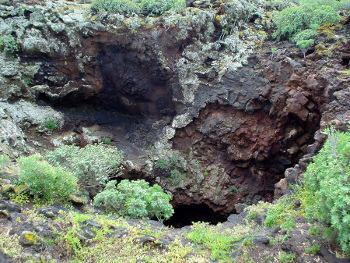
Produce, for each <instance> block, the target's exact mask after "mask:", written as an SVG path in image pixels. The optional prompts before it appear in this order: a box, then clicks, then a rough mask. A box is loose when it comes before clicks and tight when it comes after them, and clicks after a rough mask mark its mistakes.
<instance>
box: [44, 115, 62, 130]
mask: <svg viewBox="0 0 350 263" xmlns="http://www.w3.org/2000/svg"><path fill="white" fill-rule="evenodd" d="M40 129H41V130H44V131H48V132H54V131H57V130H59V129H60V122H59V120H58V119H56V118H52V117H49V118H46V119H45V120H44V121H43V123H41V125H40Z"/></svg>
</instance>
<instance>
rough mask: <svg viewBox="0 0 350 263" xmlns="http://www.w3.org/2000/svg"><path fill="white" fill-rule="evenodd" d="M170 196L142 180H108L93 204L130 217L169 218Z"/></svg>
mask: <svg viewBox="0 0 350 263" xmlns="http://www.w3.org/2000/svg"><path fill="white" fill-rule="evenodd" d="M170 200H171V196H170V195H168V194H166V193H164V192H163V190H162V188H161V187H160V186H159V185H157V184H155V185H153V186H150V185H149V184H148V183H147V182H146V181H144V180H136V181H129V180H122V181H121V182H120V183H119V184H117V182H116V181H110V182H109V183H108V184H107V185H106V188H105V189H104V190H103V191H102V192H101V193H99V194H97V195H96V197H95V199H94V205H95V206H96V207H99V208H101V209H103V210H104V211H106V212H110V213H117V214H119V215H121V216H129V217H132V218H157V219H158V220H164V219H169V218H170V217H171V216H172V215H173V213H174V210H173V208H172V206H171V204H170V203H169V202H170Z"/></svg>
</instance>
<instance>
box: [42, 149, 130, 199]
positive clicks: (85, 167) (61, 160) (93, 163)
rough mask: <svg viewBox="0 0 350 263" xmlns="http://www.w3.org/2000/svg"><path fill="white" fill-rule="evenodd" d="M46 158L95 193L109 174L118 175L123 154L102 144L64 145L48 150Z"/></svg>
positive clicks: (107, 178) (104, 183)
mask: <svg viewBox="0 0 350 263" xmlns="http://www.w3.org/2000/svg"><path fill="white" fill-rule="evenodd" d="M46 158H47V159H48V161H49V162H50V163H51V164H53V165H55V166H62V167H64V168H66V169H67V170H69V171H70V172H72V173H73V174H74V175H75V176H76V177H77V178H78V179H79V185H80V186H81V187H82V188H83V189H85V190H87V191H88V192H89V193H91V194H93V195H95V194H96V193H97V192H99V191H100V190H102V189H103V187H104V186H105V185H106V183H107V182H108V180H109V176H110V175H113V176H116V175H118V173H119V172H120V169H121V164H122V161H123V154H122V153H121V152H120V151H119V150H118V149H117V148H115V147H108V146H106V145H103V144H96V145H87V146H86V147H84V148H79V147H77V146H67V145H65V146H61V147H59V148H57V149H55V150H53V151H51V152H48V153H47V155H46Z"/></svg>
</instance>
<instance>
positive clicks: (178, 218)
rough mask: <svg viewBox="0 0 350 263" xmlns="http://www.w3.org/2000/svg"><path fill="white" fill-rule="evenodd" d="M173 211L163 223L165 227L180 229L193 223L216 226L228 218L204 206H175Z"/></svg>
mask: <svg viewBox="0 0 350 263" xmlns="http://www.w3.org/2000/svg"><path fill="white" fill-rule="evenodd" d="M174 211H175V212H174V215H173V216H172V217H171V218H170V219H169V220H167V221H165V222H164V224H165V225H166V226H171V227H174V228H181V227H185V226H189V225H191V224H192V223H193V222H207V223H209V224H213V225H216V224H218V223H222V222H225V221H226V220H227V217H228V215H223V214H220V213H217V212H215V211H214V210H212V209H211V208H210V207H208V206H207V205H205V204H191V205H177V206H175V207H174Z"/></svg>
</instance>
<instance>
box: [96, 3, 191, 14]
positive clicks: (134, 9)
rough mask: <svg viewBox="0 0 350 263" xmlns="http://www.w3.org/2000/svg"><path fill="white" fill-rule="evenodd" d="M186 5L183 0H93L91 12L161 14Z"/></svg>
mask: <svg viewBox="0 0 350 263" xmlns="http://www.w3.org/2000/svg"><path fill="white" fill-rule="evenodd" d="M185 6H186V2H185V1H184V0H138V1H137V0H94V1H93V2H92V5H91V9H92V11H93V12H95V13H98V12H101V11H105V12H109V13H120V14H128V15H130V14H144V15H161V14H163V13H164V12H166V11H169V10H179V9H182V8H184V7H185Z"/></svg>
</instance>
